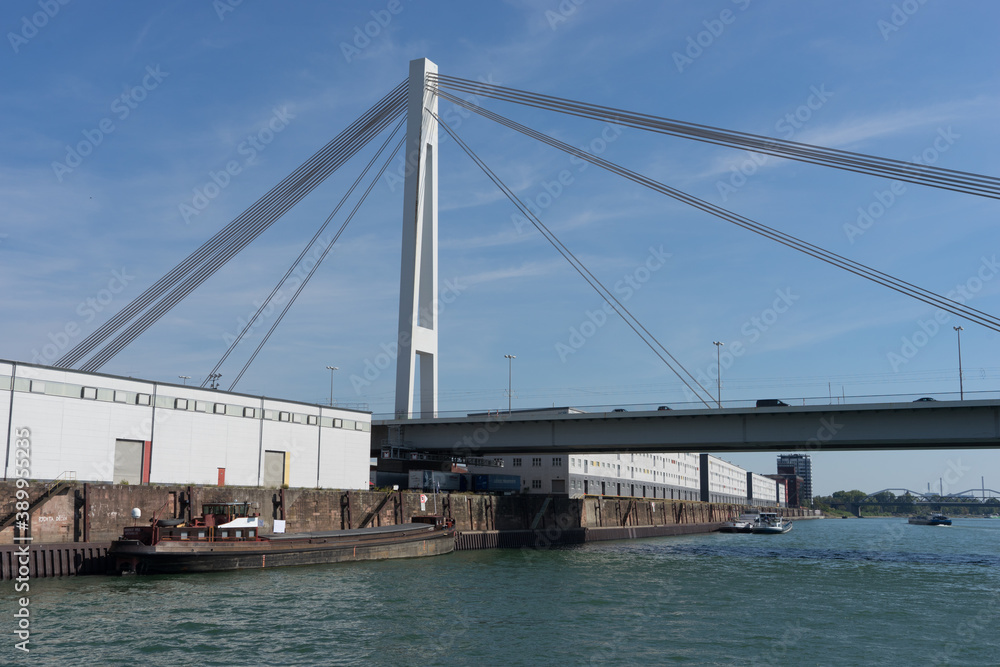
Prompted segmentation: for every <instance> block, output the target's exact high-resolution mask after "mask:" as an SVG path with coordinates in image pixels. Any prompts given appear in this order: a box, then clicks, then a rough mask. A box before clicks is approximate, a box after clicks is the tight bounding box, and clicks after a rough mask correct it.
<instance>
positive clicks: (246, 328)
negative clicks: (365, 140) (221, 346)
mask: <svg viewBox="0 0 1000 667" xmlns="http://www.w3.org/2000/svg"><path fill="white" fill-rule="evenodd" d="M404 121H405V118H403V119H400V121H399V122H398V123H397V124H396V127H394V128H393V130H392V132H390V133H389V135H388V136H387V137H386V138H385V141H384V142H383V143H382V146H381V147H379V149H378V152H377V153H376V154H375V155H373V156H372V158H371V160H369V162H368V164H367V165H366V166H365V168H364V170H363V171H362V172H361V174H359V175H358V177H357V178H356V179H355V180H354V183H352V184H351V187H349V188H348V189H347V192H346V193H345V194H344V196H343V197H341V199H340V201H339V202H338V203H337V205H336V206H335V207H334V209H333V212H331V213H330V215H329V216H327V218H326V220H325V221H324V222H323V224H322V225H320V227H319V229H318V230H316V233H315V234H313V237H312V238H311V239H310V240H309V242H308V243H306V245H305V247H303V248H302V252H300V253H299V256H298V257H296V258H295V260H294V261H293V262H292V264H291V266H289V267H288V270H287V271H286V272H285V275H283V276H282V277H281V278H280V279H279V280H278V282H277V283H276V284H275V286H274V289H272V290H271V293H270V294H268V295H267V298H266V299H264V301H263V303H261V304H260V307H259V308H258V309H257V312H256V313H254V314H253V316H252V317H251V318H250V320H249V321H248V322H247V323H246V325H245V326H244V327H243V329H242V331H240V333H239V335H238V336H237V337H236V339H235V340H233V342H232V343H230V345H229V349H227V350H226V353H225V354H223V355H222V358H221V359H219V361H218V363H216V364H215V366H214V367H213V368H212V370H211V371H209V373H208V375H206V376H205V379H204V380H203V381H202V383H201V386H202V387H205V386H206V385H207V384H208V382H209V380H210V379H211V378H212V376H213V375H214V374H215V373H216V371H218V370H219V368H220V367H221V366H222V364H223V363H225V361H226V359H227V358H228V357H229V355H230V354H232V352H233V350H235V349H236V346H237V345H239V343H240V341H242V340H243V337H244V336H246V335H247V334H248V333H249V332H250V330H251V329H253V326H254V323H255V322H256V321H257V319H258V318H259V317H260V315H261V313H263V312H264V310H266V309H267V307H268V306H269V305H270V303H271V300H272V299H274V296H275V295H276V294H277V293H278V290H280V289H281V286H282V285H284V284H285V281H286V280H288V277H289V276H290V275H292V272H293V271H294V270H295V268H296V267H297V266H298V265H299V262H301V261H302V260H303V258H304V257H305V256H306V253H308V252H309V250H310V248H312V247H313V244H315V243H316V241H317V240H318V239H319V237H320V235H321V234H323V232H324V231H326V228H327V226H328V225H329V224H330V221H331V220H333V217H334V216H335V215H337V213H338V212H340V209H341V207H343V205H344V203H345V202H346V201H347V199H348V198H349V197H350V196H351V194H353V193H354V190H355V189H356V188H357V187H358V184H360V183H361V181H362V180H363V179H364V178H365V176H366V175H367V174H368V171H369V170H370V169H371V167H372V165H373V164H374V163H375V162H376V161H377V160H378V159H379V157H380V156H381V155H382V154H383V153H384V152H385V148H386V146H388V145H389V142H390V141H392V139H393V137H395V136H396V134H397V133H398V132H399V129H400V128H401V127H402V126H403V122H404ZM396 150H398V147H397V148H396V149H393V153H395V151H396Z"/></svg>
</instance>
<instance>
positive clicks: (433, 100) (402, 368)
mask: <svg viewBox="0 0 1000 667" xmlns="http://www.w3.org/2000/svg"><path fill="white" fill-rule="evenodd" d="M430 73H435V74H436V73H437V65H435V64H434V63H432V62H431V61H430V60H427V59H426V58H421V59H418V60H412V61H410V78H409V101H408V104H407V111H406V114H407V115H406V144H405V153H404V154H405V159H406V172H405V180H404V182H403V250H402V260H401V268H400V272H399V335H398V337H397V339H396V342H397V343H398V345H399V355H398V356H397V358H396V418H397V419H409V418H411V417H413V398H414V380H415V376H416V374H417V368H418V364H417V360H418V359H419V361H420V363H419V371H420V372H419V374H420V416H421V417H424V418H429V417H434V416H435V415H436V413H437V394H438V363H437V352H438V308H437V306H438V303H437V301H438V289H437V286H438V228H437V227H438V191H437V144H438V125H437V121H436V120H435V119H434V117H433V116H432V115H431V114H430V113H427V112H425V108H426V109H429V110H430V111H432V112H433V113H435V114H436V113H437V104H438V102H437V96H436V95H434V94H433V93H431V92H429V91H425V87H424V82H425V81H426V79H427V75H428V74H430Z"/></svg>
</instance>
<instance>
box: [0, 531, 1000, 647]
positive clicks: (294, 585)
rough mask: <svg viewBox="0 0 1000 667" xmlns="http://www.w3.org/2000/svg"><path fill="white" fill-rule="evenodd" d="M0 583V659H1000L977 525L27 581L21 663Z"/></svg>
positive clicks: (992, 540)
mask: <svg viewBox="0 0 1000 667" xmlns="http://www.w3.org/2000/svg"><path fill="white" fill-rule="evenodd" d="M0 586H4V587H8V592H9V594H7V595H5V596H4V597H5V610H6V611H5V613H4V618H5V619H7V620H6V621H4V623H6V624H7V628H9V629H10V632H9V633H8V632H5V633H3V636H4V637H6V640H5V641H6V645H5V646H2V647H0V664H7V663H24V664H39V665H42V664H53V665H56V664H74V665H75V664H99V665H119V664H122V665H124V664H127V665H187V664H201V665H334V664H372V665H470V664H480V665H484V666H485V665H493V664H505V665H532V664H567V665H579V664H584V665H631V664H645V665H662V664H667V665H669V664H690V665H734V664H735V665H874V664H877V665H933V664H954V665H998V664H1000V521H998V520H986V519H979V520H975V519H968V520H957V521H956V522H955V525H954V526H951V527H932V526H910V525H907V524H906V522H905V520H901V519H865V520H846V521H845V520H823V521H800V522H798V523H796V525H795V528H794V529H793V530H792V532H790V533H787V534H785V535H723V534H711V535H695V536H687V537H674V538H656V539H647V540H636V541H623V542H605V543H596V544H589V545H584V546H579V547H565V548H557V549H548V550H542V551H535V550H496V551H476V552H458V553H454V554H450V555H448V556H442V557H438V558H427V559H419V560H411V561H385V562H377V563H349V564H339V565H330V566H316V567H306V568H286V569H281V570H272V571H252V572H234V573H219V574H207V575H188V576H159V577H148V578H105V577H80V578H74V579H62V580H39V581H37V582H32V584H31V591H30V599H31V605H30V608H31V610H32V628H31V630H32V634H31V644H30V647H31V649H32V650H31V653H30V654H28V655H27V656H25V655H23V654H20V652H19V651H16V650H15V649H14V648H13V645H14V642H15V641H16V639H15V638H14V636H13V628H14V625H13V621H12V616H11V614H12V613H13V609H14V603H13V598H14V597H15V594H14V592H13V583H12V582H0ZM7 612H10V613H7Z"/></svg>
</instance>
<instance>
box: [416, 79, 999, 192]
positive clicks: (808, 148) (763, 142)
mask: <svg viewBox="0 0 1000 667" xmlns="http://www.w3.org/2000/svg"><path fill="white" fill-rule="evenodd" d="M428 88H429V89H430V90H432V91H435V92H436V91H438V90H440V89H441V88H448V89H450V90H455V91H458V92H464V93H470V94H473V95H476V96H482V97H490V98H493V99H497V100H501V101H505V102H512V103H515V104H520V105H523V106H530V107H535V108H538V109H545V110H548V111H555V112H558V113H563V114H567V115H572V116H578V117H581V118H591V119H595V120H604V121H609V122H612V123H615V124H617V125H623V126H627V127H632V128H636V129H641V130H646V131H651V132H657V133H660V134H667V135H671V136H676V137H682V138H687V139H693V140H696V141H701V142H705V143H710V144H716V145H719V146H726V147H730V148H745V149H748V150H755V151H758V152H760V153H765V154H768V155H774V156H776V157H783V158H787V159H790V160H797V161H799V162H805V163H808V164H816V165H821V166H828V167H834V168H837V169H842V170H844V171H853V172H856V173H862V174H871V175H875V176H881V177H885V178H891V179H895V180H900V181H906V182H909V183H915V184H918V185H926V186H929V187H934V188H940V189H944V190H953V191H955V192H962V193H965V194H972V195H977V196H981V197H989V198H992V199H1000V178H996V177H992V176H985V175H982V174H976V173H972V172H965V171H956V170H952V169H944V168H941V167H934V166H930V165H921V164H917V163H915V162H905V161H903V160H894V159H890V158H882V157H878V156H873V155H867V154H864V153H857V152H853V151H845V150H839V149H834V148H826V147H823V146H816V145H813V144H806V143H801V142H795V141H787V140H783V139H775V138H773V137H767V136H764V135H758V134H750V133H747V132H736V131H733V130H726V129H723V128H718V127H713V126H710V125H700V124H696V123H688V122H685V121H679V120H673V119H670V118H663V117H659V116H653V115H649V114H640V113H635V112H631V111H626V110H623V109H616V108H614V107H606V106H601V105H596V104H587V103H584V102H577V101H574V100H569V99H566V98H560V97H553V96H550V95H541V94H538V93H531V92H527V91H523V90H517V89H514V88H505V87H502V86H497V85H494V84H487V83H481V82H478V81H472V80H469V79H462V78H459V77H451V76H447V75H443V74H429V75H428Z"/></svg>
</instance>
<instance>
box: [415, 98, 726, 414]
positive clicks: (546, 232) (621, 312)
mask: <svg viewBox="0 0 1000 667" xmlns="http://www.w3.org/2000/svg"><path fill="white" fill-rule="evenodd" d="M428 113H430V114H431V115H432V116H433V117H434V119H435V120H437V122H438V124H439V125H440V126H441V127H443V128H444V129H445V131H446V132H447V133H448V134H449V136H451V138H452V139H454V140H455V142H456V143H457V144H458V145H459V146H460V147H461V148H462V150H463V151H465V153H466V155H468V156H469V158H470V159H471V160H472V161H473V162H475V163H476V166H478V167H479V168H480V169H481V170H482V171H483V173H485V174H486V176H487V177H489V179H490V180H491V181H493V183H494V184H495V185H496V186H497V187H498V188H499V189H500V191H501V192H503V193H504V195H506V196H507V198H508V199H510V201H511V202H512V203H513V204H514V206H516V207H517V208H518V210H519V211H521V213H522V214H523V215H524V216H525V217H526V218H528V219H529V220H530V221H531V223H532V224H533V225H534V226H535V228H536V229H538V231H539V232H541V234H542V236H544V237H545V239H546V240H547V241H548V242H549V243H550V244H552V246H553V247H554V248H555V249H556V251H557V252H558V253H559V254H560V255H562V256H563V257H564V258H565V259H566V261H568V262H569V263H570V265H571V266H572V267H573V268H574V269H575V270H576V271H577V273H579V274H580V275H581V276H582V277H583V279H584V280H586V281H587V283H588V284H589V285H590V286H591V287H592V288H593V289H594V290H595V291H596V292H597V293H598V294H599V295H600V296H601V298H602V299H604V301H605V302H606V303H607V304H608V305H609V306H610V307H611V308H612V309H613V310H614V311H615V312H616V313H617V314H618V316H619V317H621V319H622V320H623V321H624V322H625V324H627V325H628V326H629V328H631V329H632V331H634V332H635V333H636V334H637V335H638V336H639V338H641V339H642V341H643V342H644V343H646V345H647V346H648V347H649V348H650V349H651V350H652V351H653V353H654V354H656V356H658V357H659V358H660V360H661V361H663V363H665V364H666V365H667V367H668V368H669V369H670V370H671V371H673V373H674V375H676V376H677V377H678V379H680V381H681V382H683V383H684V385H685V386H686V387H687V388H688V389H689V390H690V391H691V393H692V394H694V395H695V396H696V397H697V398H698V399H699V400H700V401H701V402H702V403H704V404H705V407H709V408H710V407H711V405H710V403H709V401H706V400H705V399H704V398H703V397H702V396H701V395H700V394H699V393H698V392H697V391H696V390H695V388H694V387H692V386H691V383H694V385H695V386H697V387H698V388H699V389H701V391H702V392H704V393H705V396H708V397H709V399H710V400H711V395H710V394H709V392H708V391H707V390H706V389H705V388H704V387H702V386H701V384H700V383H699V382H698V380H697V379H696V378H695V377H694V376H693V375H692V374H691V373H690V372H689V371H688V370H687V369H686V368H684V366H683V365H682V364H681V363H680V362H679V361H678V360H677V359H676V358H675V357H674V356H673V355H672V354H670V352H669V351H668V350H667V349H666V348H665V347H664V346H663V344H662V343H660V341H659V340H657V339H656V337H655V336H653V334H651V333H650V332H649V330H648V329H646V327H644V326H643V325H642V323H641V322H639V320H638V319H637V318H636V317H635V315H633V314H632V313H631V312H630V311H629V310H628V309H627V308H626V307H625V306H624V304H622V303H621V302H620V301H619V300H618V299H617V298H616V297H615V296H614V294H612V293H611V291H610V290H608V288H607V287H605V286H604V284H603V283H602V282H601V281H600V280H599V279H598V278H597V277H596V276H594V274H593V273H591V272H590V270H588V269H587V267H586V266H584V265H583V263H582V262H581V261H580V260H579V258H577V257H576V256H575V255H574V254H573V253H572V252H571V251H570V250H569V249H568V248H567V247H566V246H565V245H563V243H562V242H561V241H560V240H559V239H558V238H557V237H556V235H555V234H553V233H552V231H551V230H550V229H549V228H548V227H546V226H545V224H544V223H543V222H542V221H541V220H540V219H539V218H538V217H537V216H536V215H535V214H534V213H532V212H531V210H530V209H529V208H528V207H527V206H526V205H525V204H524V203H523V202H522V201H521V200H520V199H519V198H518V197H517V195H516V194H514V192H513V191H512V190H511V189H510V188H509V187H507V185H506V184H505V183H504V182H503V181H502V180H501V179H500V177H499V176H497V175H496V173H495V172H493V170H492V169H490V168H489V166H488V165H487V164H486V163H485V162H484V161H483V160H482V159H481V158H480V157H479V156H478V155H477V154H476V153H475V151H473V150H472V149H471V148H469V146H468V145H467V144H466V143H465V142H464V141H463V140H462V139H461V138H460V137H459V136H458V134H456V133H455V131H454V130H453V129H452V128H451V126H449V125H448V124H447V123H445V122H444V121H443V120H441V118H439V117H438V116H437V114H435V113H433V112H431V111H429V110H428ZM626 315H627V317H626ZM630 318H631V319H630ZM640 329H641V331H642V333H640ZM643 333H645V336H644V335H643ZM647 336H648V339H647ZM651 341H652V342H651ZM654 343H655V346H654ZM657 347H659V349H657ZM661 350H662V353H661ZM664 354H666V357H664ZM667 358H669V359H670V361H668V360H667ZM671 362H673V363H671ZM674 364H676V365H677V367H678V368H679V369H680V370H678V369H677V368H674ZM681 371H683V373H684V374H686V375H687V376H688V378H690V380H691V382H688V379H686V378H685V377H684V374H682V373H681Z"/></svg>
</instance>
